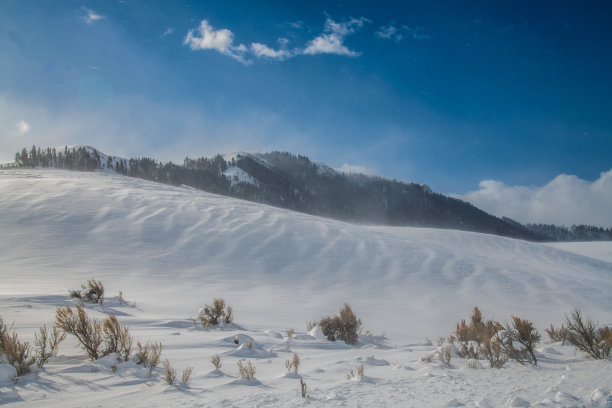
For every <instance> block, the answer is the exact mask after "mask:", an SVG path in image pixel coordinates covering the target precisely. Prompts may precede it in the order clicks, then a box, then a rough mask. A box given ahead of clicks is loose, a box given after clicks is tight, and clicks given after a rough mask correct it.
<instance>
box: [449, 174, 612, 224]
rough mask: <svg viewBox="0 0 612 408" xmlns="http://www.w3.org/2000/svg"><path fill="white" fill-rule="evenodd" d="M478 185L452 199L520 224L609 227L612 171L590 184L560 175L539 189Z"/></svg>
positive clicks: (494, 183)
mask: <svg viewBox="0 0 612 408" xmlns="http://www.w3.org/2000/svg"><path fill="white" fill-rule="evenodd" d="M479 186H480V189H479V190H476V191H471V192H469V193H467V194H465V195H456V197H458V198H461V199H463V200H466V201H468V202H470V203H472V204H474V205H475V206H477V207H479V208H481V209H483V210H484V211H487V212H490V213H492V214H494V215H497V216H500V217H501V216H506V217H509V218H512V219H515V220H517V221H520V222H522V223H528V222H533V223H545V224H557V225H561V224H563V225H566V226H570V225H579V224H588V225H600V226H607V227H609V226H612V169H611V170H608V171H607V172H603V173H601V175H600V177H599V178H598V179H597V180H595V181H593V182H591V181H588V180H582V179H580V178H578V177H576V176H573V175H567V174H560V175H558V176H557V177H555V178H554V179H553V180H552V181H550V182H549V183H547V184H546V185H544V186H541V187H526V186H507V185H505V184H504V183H502V182H499V181H495V180H485V181H482V182H481V183H480V184H479Z"/></svg>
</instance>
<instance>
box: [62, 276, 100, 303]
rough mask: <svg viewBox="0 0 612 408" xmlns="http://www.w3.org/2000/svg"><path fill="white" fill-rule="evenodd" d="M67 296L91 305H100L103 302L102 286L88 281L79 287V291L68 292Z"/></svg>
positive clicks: (93, 280)
mask: <svg viewBox="0 0 612 408" xmlns="http://www.w3.org/2000/svg"><path fill="white" fill-rule="evenodd" d="M68 296H69V297H71V298H76V299H82V300H86V301H88V302H91V303H102V302H103V301H104V285H103V284H102V282H101V281H96V280H95V279H89V280H88V281H87V283H86V284H82V285H81V289H80V290H74V289H72V290H70V291H69V292H68Z"/></svg>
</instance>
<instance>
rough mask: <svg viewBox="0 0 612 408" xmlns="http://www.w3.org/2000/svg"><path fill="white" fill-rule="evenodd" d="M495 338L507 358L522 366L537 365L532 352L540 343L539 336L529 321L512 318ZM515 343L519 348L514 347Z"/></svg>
mask: <svg viewBox="0 0 612 408" xmlns="http://www.w3.org/2000/svg"><path fill="white" fill-rule="evenodd" d="M495 337H496V339H497V340H498V341H499V343H500V347H501V349H502V350H503V352H504V354H505V355H506V356H508V358H511V359H513V360H515V361H517V362H519V363H521V364H523V365H525V364H531V365H534V366H535V365H538V361H537V359H536V356H535V354H534V350H535V346H536V345H537V344H538V343H539V342H540V334H539V333H538V331H537V330H536V329H535V328H534V327H533V323H532V322H530V321H529V320H526V319H521V318H520V317H516V316H512V322H511V323H506V326H505V327H504V330H501V331H499V332H497V333H496V335H495ZM515 343H518V344H519V345H520V346H521V347H520V348H517V347H515Z"/></svg>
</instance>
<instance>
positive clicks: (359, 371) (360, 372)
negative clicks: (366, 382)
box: [346, 364, 365, 380]
mask: <svg viewBox="0 0 612 408" xmlns="http://www.w3.org/2000/svg"><path fill="white" fill-rule="evenodd" d="M364 371H365V368H364V366H363V364H361V365H360V366H359V367H357V375H355V373H354V372H353V369H352V368H351V370H350V371H349V373H348V375H347V376H346V379H347V380H352V379H353V378H359V379H360V380H363V377H364Z"/></svg>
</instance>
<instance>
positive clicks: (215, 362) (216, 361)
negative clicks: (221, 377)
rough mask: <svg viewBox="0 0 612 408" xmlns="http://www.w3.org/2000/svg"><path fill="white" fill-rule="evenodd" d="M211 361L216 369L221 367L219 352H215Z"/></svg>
mask: <svg viewBox="0 0 612 408" xmlns="http://www.w3.org/2000/svg"><path fill="white" fill-rule="evenodd" d="M210 362H211V364H212V365H213V366H214V367H215V369H216V370H220V369H221V357H219V355H218V354H215V355H214V356H212V358H211V359H210Z"/></svg>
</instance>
